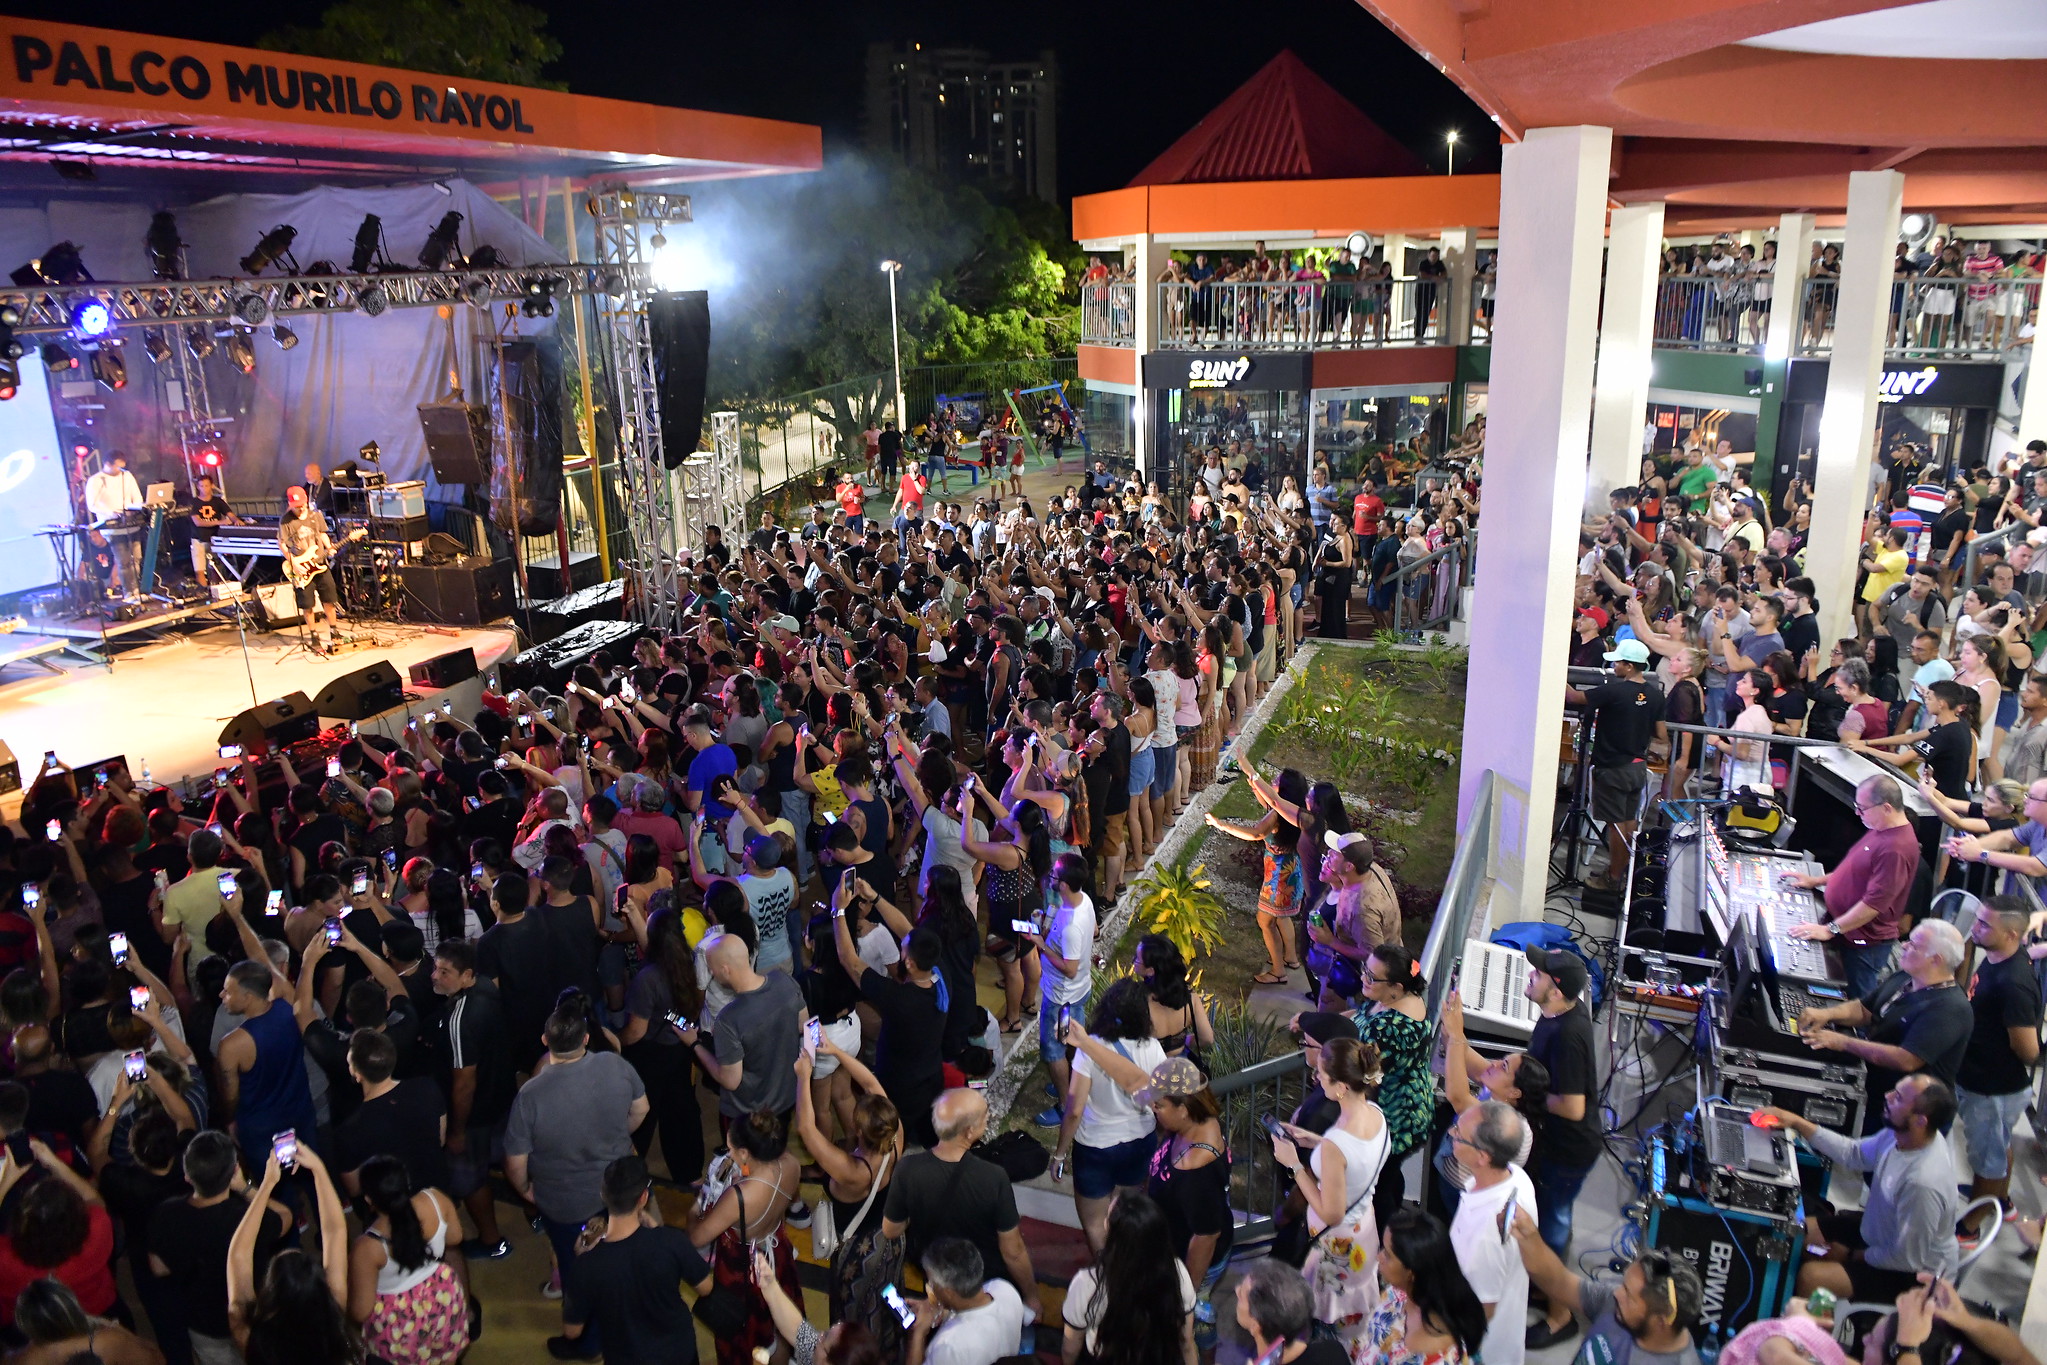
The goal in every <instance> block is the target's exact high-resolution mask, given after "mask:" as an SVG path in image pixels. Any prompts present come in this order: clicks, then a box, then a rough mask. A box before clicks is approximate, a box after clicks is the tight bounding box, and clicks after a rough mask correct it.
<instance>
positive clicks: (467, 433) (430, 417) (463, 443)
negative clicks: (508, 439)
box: [419, 402, 490, 485]
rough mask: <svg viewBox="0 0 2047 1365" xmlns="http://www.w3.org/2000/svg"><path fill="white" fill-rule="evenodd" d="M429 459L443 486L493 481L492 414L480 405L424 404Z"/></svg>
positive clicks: (421, 412) (421, 423)
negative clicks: (491, 466) (490, 466)
mask: <svg viewBox="0 0 2047 1365" xmlns="http://www.w3.org/2000/svg"><path fill="white" fill-rule="evenodd" d="M419 429H420V431H422V432H423V433H425V435H426V457H427V460H428V461H429V462H430V463H431V464H432V465H433V467H434V477H435V478H436V479H439V480H440V481H441V482H442V483H468V484H477V485H482V484H487V483H489V482H490V471H489V468H488V466H489V464H490V411H489V409H487V408H485V407H484V406H483V405H482V404H480V403H456V402H447V403H421V404H420V405H419Z"/></svg>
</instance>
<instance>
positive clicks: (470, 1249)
mask: <svg viewBox="0 0 2047 1365" xmlns="http://www.w3.org/2000/svg"><path fill="white" fill-rule="evenodd" d="M462 1254H463V1255H464V1256H466V1257H468V1258H469V1259H470V1260H472V1261H502V1260H503V1259H504V1258H505V1257H507V1256H509V1255H511V1254H512V1244H511V1243H510V1242H509V1241H507V1240H506V1239H504V1238H503V1237H500V1238H498V1239H497V1241H495V1242H485V1241H484V1240H483V1239H482V1238H480V1237H471V1238H470V1239H469V1240H468V1241H466V1242H464V1243H463V1244H462Z"/></svg>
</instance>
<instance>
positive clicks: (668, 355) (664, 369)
mask: <svg viewBox="0 0 2047 1365" xmlns="http://www.w3.org/2000/svg"><path fill="white" fill-rule="evenodd" d="M710 298H711V296H710V295H709V294H707V293H705V292H704V291H703V290H701V289H693V290H690V291H688V292H687V293H680V294H670V293H659V294H656V295H654V297H653V298H652V299H651V300H649V301H648V303H647V337H648V340H649V341H650V342H651V343H652V345H653V351H654V384H655V387H656V388H657V389H658V390H659V391H660V394H661V459H662V462H663V463H664V464H666V465H667V466H668V467H669V468H670V469H674V468H677V467H678V466H680V465H681V464H682V462H683V461H684V460H686V459H688V458H689V457H690V456H691V455H693V454H695V453H696V448H697V441H698V439H699V438H700V437H702V435H703V434H704V383H705V379H706V376H707V375H708V373H709V370H710V363H711V303H710Z"/></svg>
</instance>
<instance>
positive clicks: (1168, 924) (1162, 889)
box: [1137, 862, 1227, 963]
mask: <svg viewBox="0 0 2047 1365" xmlns="http://www.w3.org/2000/svg"><path fill="white" fill-rule="evenodd" d="M1212 886H1213V883H1212V882H1211V881H1210V880H1209V878H1208V875H1207V868H1206V866H1205V865H1204V864H1201V863H1196V864H1194V866H1193V867H1191V868H1186V869H1182V868H1179V867H1176V866H1174V865H1173V864H1171V863H1164V862H1161V863H1155V864H1154V865H1153V867H1152V870H1151V872H1150V873H1149V874H1148V875H1147V876H1146V877H1145V878H1144V880H1143V881H1141V882H1139V883H1138V898H1137V915H1138V918H1139V919H1140V920H1141V921H1142V922H1143V923H1144V925H1145V928H1146V929H1147V930H1148V931H1149V932H1151V933H1154V934H1164V935H1165V936H1166V937H1167V938H1168V939H1171V940H1172V943H1173V946H1174V947H1175V948H1178V949H1179V950H1180V956H1181V957H1182V958H1183V959H1185V960H1186V961H1187V962H1189V963H1192V962H1193V961H1194V960H1195V959H1196V958H1197V957H1201V956H1204V955H1206V954H1207V952H1208V951H1209V950H1210V949H1211V948H1213V947H1214V946H1215V945H1216V944H1218V943H1220V942H1222V937H1223V920H1224V918H1225V915H1226V913H1227V911H1226V908H1225V907H1224V905H1223V903H1222V898H1221V897H1220V896H1218V895H1216V894H1215V892H1214V891H1213V890H1212V889H1210V888H1211V887H1212Z"/></svg>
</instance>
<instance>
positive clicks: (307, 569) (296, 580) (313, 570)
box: [284, 526, 369, 588]
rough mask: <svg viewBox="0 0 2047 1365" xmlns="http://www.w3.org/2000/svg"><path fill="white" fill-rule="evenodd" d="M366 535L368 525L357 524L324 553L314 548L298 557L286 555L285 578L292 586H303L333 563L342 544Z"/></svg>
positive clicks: (367, 533) (344, 544)
mask: <svg viewBox="0 0 2047 1365" xmlns="http://www.w3.org/2000/svg"><path fill="white" fill-rule="evenodd" d="M368 535H369V528H368V527H364V526H358V527H356V528H355V529H354V530H353V531H350V532H349V533H348V534H347V535H345V536H343V537H342V538H341V540H340V542H339V543H338V544H333V545H330V546H329V547H328V549H327V551H326V552H325V553H322V552H321V551H318V550H314V551H311V552H309V553H308V554H306V555H305V556H304V557H303V558H299V559H294V558H293V557H292V556H290V555H286V556H285V557H284V576H285V578H286V579H288V580H290V582H291V585H292V586H293V587H294V588H303V587H304V586H306V584H308V583H310V582H312V581H313V580H314V579H315V578H318V577H319V576H320V575H321V574H322V573H324V572H326V570H327V569H328V567H329V566H330V565H332V564H333V563H334V560H335V558H336V556H338V555H339V554H340V553H341V551H342V547H343V546H346V545H347V544H348V543H349V542H350V541H352V540H361V539H363V538H364V537H366V536H368Z"/></svg>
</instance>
